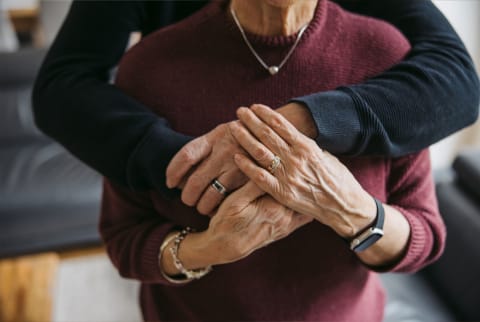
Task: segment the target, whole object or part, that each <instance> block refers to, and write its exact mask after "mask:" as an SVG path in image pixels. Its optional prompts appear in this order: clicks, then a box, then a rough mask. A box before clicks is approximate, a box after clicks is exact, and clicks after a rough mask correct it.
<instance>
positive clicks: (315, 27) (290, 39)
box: [221, 0, 327, 47]
mask: <svg viewBox="0 0 480 322" xmlns="http://www.w3.org/2000/svg"><path fill="white" fill-rule="evenodd" d="M326 4H327V0H318V3H317V6H316V7H315V12H314V15H313V18H312V20H311V21H310V23H309V25H308V27H307V29H305V31H304V34H303V36H302V40H301V42H302V41H305V39H307V38H308V37H309V36H310V35H311V34H312V33H315V32H319V31H320V30H321V29H322V27H323V25H324V22H325V12H326ZM229 6H230V1H224V2H223V3H222V5H221V7H222V10H223V11H224V12H225V23H226V25H227V28H228V30H229V31H230V32H232V33H233V34H235V35H237V36H239V37H241V34H240V30H239V29H238V27H237V25H236V24H235V21H234V20H233V17H232V14H231V13H230V9H229ZM298 33H299V32H296V33H295V34H292V35H289V36H283V35H275V36H264V35H259V34H254V33H251V32H249V31H247V30H245V35H246V36H247V38H248V40H249V41H250V43H251V44H252V45H258V46H266V47H285V46H291V45H293V44H294V43H295V41H296V40H297V37H298Z"/></svg>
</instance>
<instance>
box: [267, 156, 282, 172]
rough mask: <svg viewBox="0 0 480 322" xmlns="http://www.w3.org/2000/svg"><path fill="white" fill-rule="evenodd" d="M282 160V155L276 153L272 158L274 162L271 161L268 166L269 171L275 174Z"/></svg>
mask: <svg viewBox="0 0 480 322" xmlns="http://www.w3.org/2000/svg"><path fill="white" fill-rule="evenodd" d="M281 161H282V159H280V157H279V156H278V155H275V156H274V157H273V159H272V162H271V163H270V165H269V166H268V171H269V172H270V173H271V174H274V173H275V170H277V168H278V166H279V165H280V162H281Z"/></svg>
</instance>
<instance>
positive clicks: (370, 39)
mask: <svg viewBox="0 0 480 322" xmlns="http://www.w3.org/2000/svg"><path fill="white" fill-rule="evenodd" d="M248 37H249V39H250V40H251V42H252V43H253V45H254V46H255V48H256V50H257V51H258V53H259V54H260V55H261V57H262V58H264V59H265V61H267V62H269V63H272V64H278V62H280V61H281V60H282V58H283V57H284V55H285V54H286V52H287V51H288V49H289V48H290V46H291V45H292V44H293V42H294V41H295V38H296V37H295V36H290V37H282V36H276V37H264V36H258V35H252V34H248ZM408 50H409V45H408V43H407V42H406V40H405V39H404V38H403V37H402V35H401V34H400V33H399V32H398V31H396V30H395V29H394V28H393V27H392V26H390V25H388V24H386V23H384V22H381V21H378V20H374V19H371V18H366V17H362V16H358V15H353V14H351V13H347V12H345V11H343V10H342V9H340V8H339V7H338V6H336V5H334V4H332V3H329V2H327V1H326V0H321V1H320V2H319V5H318V6H317V9H316V13H315V17H314V19H313V21H312V22H311V24H310V26H309V27H308V29H307V30H306V32H305V34H304V37H303V38H302V40H301V41H300V43H299V45H298V47H297V48H296V49H295V52H294V54H293V55H292V56H291V58H290V59H289V60H288V62H287V63H286V64H285V66H284V67H283V68H282V69H281V70H280V72H279V73H278V74H277V75H275V76H270V75H269V74H268V72H266V71H265V70H264V69H263V68H262V67H261V66H260V65H259V63H258V62H257V61H256V59H255V58H254V57H253V56H252V54H251V52H250V51H249V49H248V48H247V47H246V45H245V43H244V41H243V40H242V38H241V36H240V33H239V31H238V29H237V28H236V27H235V25H234V23H233V21H232V18H231V16H230V14H229V13H228V10H227V7H226V3H225V2H221V3H219V2H213V3H211V4H210V5H208V6H207V7H206V8H204V9H203V10H201V11H199V12H198V13H196V14H195V15H193V16H191V17H190V18H188V19H186V20H184V21H182V22H180V23H178V24H176V25H173V26H171V27H168V28H165V29H162V30H160V31H158V32H156V33H154V34H152V35H151V36H149V37H147V38H145V39H144V40H143V41H142V42H141V43H140V44H138V45H137V46H135V47H134V48H133V49H131V50H130V51H129V52H128V53H127V55H126V56H125V58H124V59H123V61H122V63H121V65H120V69H119V73H118V78H117V84H118V86H119V87H120V88H122V89H123V90H124V91H125V92H127V93H128V94H130V95H131V96H133V97H135V98H136V99H138V100H139V101H140V102H142V103H143V104H145V105H146V106H150V107H151V108H152V109H153V110H154V111H155V112H156V113H158V114H159V115H162V116H164V117H165V118H166V119H167V120H168V121H169V122H170V124H171V125H172V127H173V128H174V129H175V130H176V131H179V132H183V133H186V134H189V135H193V136H198V135H201V134H204V133H206V132H207V131H209V130H211V129H213V128H214V127H215V126H216V125H217V124H220V123H223V122H227V121H230V120H233V119H235V110H236V108H237V107H239V106H248V105H249V104H252V103H264V104H267V105H270V106H279V105H281V104H283V103H285V101H286V100H287V99H289V98H291V97H295V96H300V95H306V94H308V93H313V92H318V91H321V90H331V89H334V88H335V87H337V86H339V85H344V84H351V83H357V82H360V81H363V80H365V79H366V78H369V77H373V76H375V75H377V74H378V73H380V72H381V71H383V70H385V69H387V68H389V66H391V65H392V64H394V63H396V62H398V61H400V60H401V59H402V57H404V56H405V55H406V53H407V52H408ZM341 108H342V107H341V106H339V107H338V112H339V113H341ZM359 117H362V115H359ZM392 117H395V114H394V112H393V111H392ZM348 130H349V129H348V128H345V131H348ZM341 161H342V162H344V163H345V164H346V166H347V167H348V169H349V170H350V171H351V172H352V173H353V174H354V175H355V177H356V178H357V180H358V181H359V182H360V183H361V184H362V186H363V187H364V188H365V189H366V190H367V191H368V192H369V193H370V194H372V195H373V196H375V197H376V198H378V199H380V200H382V201H383V202H385V203H388V204H390V205H392V206H394V207H396V208H397V209H398V210H399V211H400V212H402V213H403V214H404V215H405V217H406V218H407V220H408V222H409V224H410V226H411V236H410V239H409V244H408V248H407V251H406V253H405V255H404V256H403V257H402V258H401V260H400V261H399V262H398V263H396V264H395V265H394V266H393V267H385V268H382V270H390V271H402V272H413V271H416V270H418V269H420V268H421V267H423V266H424V265H426V264H428V263H430V262H432V261H433V260H435V259H436V258H438V256H439V255H440V254H441V252H442V249H443V245H444V241H445V228H444V225H443V223H442V220H441V218H440V216H439V214H438V210H437V204H436V200H435V196H434V189H433V184H432V179H431V175H430V162H429V156H428V151H423V152H421V153H418V154H412V155H409V156H407V157H402V158H398V159H387V158H383V157H375V158H373V157H372V158H350V159H347V158H343V159H341ZM208 220H209V219H208V218H207V217H205V216H201V215H200V214H198V213H197V212H196V211H195V210H194V209H192V208H189V207H187V206H185V205H183V204H182V203H181V201H180V200H179V199H178V198H168V197H164V196H161V195H159V194H158V193H156V192H150V193H144V194H140V193H132V192H130V191H128V190H126V189H124V188H121V187H119V186H117V185H114V184H113V183H111V182H108V181H105V186H104V196H103V203H102V217H101V224H100V230H101V233H102V236H103V238H104V241H105V243H106V245H107V249H108V253H109V255H110V257H111V259H112V262H113V263H114V265H115V266H116V267H117V268H118V270H119V271H120V274H121V275H122V276H124V277H128V278H135V279H138V280H140V281H142V282H143V284H142V289H141V306H142V309H143V313H144V317H145V319H146V320H149V321H158V320H161V321H167V320H202V321H227V320H238V321H240V320H241V321H245V320H257V321H258V320H275V321H286V320H308V321H362V322H363V321H381V320H382V317H383V308H384V302H385V296H384V292H383V289H382V286H381V284H380V281H379V278H378V276H377V273H375V272H374V271H373V270H371V269H369V268H368V267H366V266H365V265H364V264H362V263H361V262H360V261H359V260H358V258H357V257H356V255H355V254H354V253H353V252H352V251H350V250H349V248H348V245H347V243H345V241H343V240H342V239H341V238H340V237H339V236H337V235H336V234H335V233H334V232H333V230H331V229H330V228H328V227H326V226H324V225H322V224H320V223H318V222H313V223H311V224H309V225H307V226H304V227H302V228H301V229H299V230H297V231H296V232H294V233H293V234H292V235H291V236H289V237H288V238H286V239H283V240H281V241H279V242H276V243H274V244H272V245H270V246H268V247H266V248H263V249H260V250H258V251H256V252H254V253H253V254H251V255H250V256H248V257H247V258H245V259H243V260H241V261H238V262H236V263H232V264H227V265H221V266H217V267H215V268H214V270H213V272H211V273H210V274H208V275H207V276H205V277H204V278H202V279H200V280H198V281H194V282H192V283H190V284H187V285H185V286H181V287H175V286H172V285H169V283H168V282H167V281H165V280H164V279H163V278H162V276H161V273H160V271H159V266H158V253H159V248H160V245H161V243H162V241H163V239H164V238H165V236H166V235H167V234H168V233H169V232H170V231H171V230H172V229H175V228H178V227H184V226H187V225H188V226H191V227H193V228H196V229H197V230H203V229H206V227H208Z"/></svg>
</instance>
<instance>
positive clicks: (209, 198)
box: [197, 169, 247, 215]
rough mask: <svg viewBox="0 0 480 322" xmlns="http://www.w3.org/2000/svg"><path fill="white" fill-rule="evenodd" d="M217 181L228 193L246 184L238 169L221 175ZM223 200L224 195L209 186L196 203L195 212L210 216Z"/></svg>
mask: <svg viewBox="0 0 480 322" xmlns="http://www.w3.org/2000/svg"><path fill="white" fill-rule="evenodd" d="M217 180H218V181H219V182H220V183H221V184H222V185H224V186H225V187H226V188H227V189H228V192H231V191H234V190H236V189H238V188H239V187H241V186H243V185H244V184H245V183H246V182H247V178H246V176H245V175H244V174H243V173H242V172H241V171H238V169H236V171H229V172H227V173H225V174H223V175H221V176H220V177H218V178H217ZM224 198H225V195H224V194H221V193H220V192H218V191H217V190H216V189H215V188H214V187H212V185H211V184H210V186H209V187H208V188H207V189H206V190H205V192H204V193H203V195H202V196H201V197H200V200H199V201H198V203H197V211H198V212H199V213H201V214H203V215H207V214H210V213H212V211H213V210H214V209H215V208H217V206H218V205H219V204H220V203H221V202H222V200H223V199H224Z"/></svg>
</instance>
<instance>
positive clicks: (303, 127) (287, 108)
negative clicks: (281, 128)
mask: <svg viewBox="0 0 480 322" xmlns="http://www.w3.org/2000/svg"><path fill="white" fill-rule="evenodd" d="M276 111H277V112H278V113H280V114H282V116H283V117H285V118H286V119H287V120H288V121H289V122H290V123H292V124H293V126H295V128H296V129H297V130H299V131H300V132H302V134H304V135H305V136H308V137H309V138H312V139H313V138H316V137H317V136H318V131H317V128H316V127H315V122H314V120H313V117H312V115H311V114H310V111H309V110H308V108H307V107H306V106H304V105H303V104H301V103H297V102H291V103H288V104H286V105H283V106H282V107H279V108H278V109H277V110H276Z"/></svg>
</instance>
